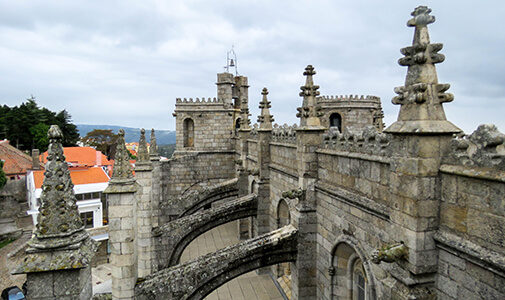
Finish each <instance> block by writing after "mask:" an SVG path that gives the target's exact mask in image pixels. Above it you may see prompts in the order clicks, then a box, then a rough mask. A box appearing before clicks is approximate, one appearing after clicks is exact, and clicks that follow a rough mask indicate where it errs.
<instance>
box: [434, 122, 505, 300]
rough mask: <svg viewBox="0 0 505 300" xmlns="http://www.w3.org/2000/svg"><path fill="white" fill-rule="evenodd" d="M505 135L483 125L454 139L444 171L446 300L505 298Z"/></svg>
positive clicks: (440, 278) (440, 283) (441, 241)
mask: <svg viewBox="0 0 505 300" xmlns="http://www.w3.org/2000/svg"><path fill="white" fill-rule="evenodd" d="M503 141H504V136H503V134H501V133H500V132H498V130H497V129H496V127H494V126H489V125H481V126H480V127H479V128H478V129H477V130H476V131H475V132H474V133H473V134H472V135H470V136H468V137H463V138H454V139H453V141H452V147H451V149H450V150H449V153H448V155H447V157H446V158H445V159H444V164H442V166H441V167H440V172H441V175H440V180H441V197H440V201H441V202H440V231H439V233H438V234H437V235H436V237H435V239H436V242H437V247H438V248H439V261H438V274H437V290H438V292H439V293H440V296H441V298H444V299H503V298H505V198H504V196H503V195H505V180H504V178H505V168H503V166H505V164H504V162H505V159H504V156H503V154H501V153H503V152H502V151H503V150H502V149H503V148H502V147H503Z"/></svg>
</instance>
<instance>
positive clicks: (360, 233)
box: [316, 149, 393, 299]
mask: <svg viewBox="0 0 505 300" xmlns="http://www.w3.org/2000/svg"><path fill="white" fill-rule="evenodd" d="M352 154H354V153H352ZM318 166H319V168H318V178H319V180H318V182H317V184H316V197H317V204H318V205H317V223H318V226H317V249H318V250H317V252H318V254H317V288H318V295H317V299H331V296H330V294H331V288H332V282H333V285H335V286H336V285H337V284H338V281H339V280H340V281H342V280H347V278H345V274H340V276H341V278H337V277H335V278H333V277H332V276H330V273H329V271H328V270H329V269H330V268H334V269H335V268H336V267H337V266H336V265H334V263H335V261H336V259H333V257H334V256H335V254H336V253H335V249H336V246H337V245H338V244H339V243H345V244H348V245H349V246H350V247H351V248H352V249H353V250H354V251H355V252H356V253H357V254H358V255H359V256H360V258H361V261H362V262H363V263H364V265H365V266H367V268H372V270H373V271H372V273H373V274H381V275H382V274H384V271H383V270H382V269H380V267H379V266H377V265H372V264H371V263H370V257H369V254H370V253H372V251H373V250H374V249H375V248H379V247H381V245H382V244H384V243H388V242H390V241H391V240H392V239H393V237H392V236H391V234H390V231H391V228H392V225H391V224H390V220H389V207H388V203H389V188H388V185H389V175H390V173H389V172H390V170H389V167H390V166H389V161H388V159H387V158H385V157H379V156H373V155H370V154H354V155H351V153H349V152H343V151H335V150H332V149H325V150H320V151H318ZM333 276H336V275H333ZM371 276H372V279H371V281H373V280H375V279H374V278H373V276H374V275H371ZM383 276H385V275H383ZM379 279H384V278H377V280H379ZM379 288H380V289H381V290H383V295H388V292H387V291H386V288H384V287H379ZM334 289H335V291H333V293H334V294H335V295H337V294H338V293H337V292H338V291H337V288H336V287H334ZM389 295H390V294H389ZM341 296H344V295H341ZM384 299H387V297H385V298H384Z"/></svg>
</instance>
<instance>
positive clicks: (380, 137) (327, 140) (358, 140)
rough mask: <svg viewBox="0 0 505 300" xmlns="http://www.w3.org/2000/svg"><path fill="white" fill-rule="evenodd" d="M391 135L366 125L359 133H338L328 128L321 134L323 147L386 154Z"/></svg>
mask: <svg viewBox="0 0 505 300" xmlns="http://www.w3.org/2000/svg"><path fill="white" fill-rule="evenodd" d="M390 142H391V135H389V134H386V133H381V132H378V131H377V129H375V127H371V126H370V127H367V128H365V129H364V130H363V131H362V132H359V133H344V134H342V133H340V132H339V131H338V130H337V129H336V128H330V129H329V130H328V132H327V133H325V134H324V135H323V148H324V149H334V150H338V151H346V152H356V153H365V154H371V155H379V156H387V155H389V154H390V153H391V147H390Z"/></svg>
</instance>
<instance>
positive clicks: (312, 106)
mask: <svg viewBox="0 0 505 300" xmlns="http://www.w3.org/2000/svg"><path fill="white" fill-rule="evenodd" d="M315 74H316V71H315V70H314V67H313V66H312V65H308V66H307V67H306V68H305V72H303V75H305V76H307V78H306V80H305V85H303V86H301V87H300V89H301V90H302V91H301V92H300V96H301V97H303V102H302V107H298V108H297V110H298V113H297V114H296V116H297V117H299V118H300V127H321V121H320V119H319V109H320V108H319V106H318V105H317V102H316V97H317V96H319V91H318V89H319V86H318V85H315V84H314V80H313V77H312V76H313V75H315Z"/></svg>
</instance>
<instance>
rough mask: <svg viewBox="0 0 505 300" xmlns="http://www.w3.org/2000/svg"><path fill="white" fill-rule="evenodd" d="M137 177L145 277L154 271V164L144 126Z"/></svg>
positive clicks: (142, 274) (141, 274)
mask: <svg viewBox="0 0 505 300" xmlns="http://www.w3.org/2000/svg"><path fill="white" fill-rule="evenodd" d="M135 177H136V179H137V183H138V184H139V189H138V191H137V199H138V201H137V228H136V229H137V251H138V252H137V258H138V260H137V261H138V275H137V276H138V278H144V277H146V276H147V275H149V274H151V272H152V256H153V243H152V234H151V231H152V228H153V226H152V204H151V199H152V197H151V191H152V178H153V165H152V163H151V160H150V156H149V153H148V152H147V143H146V138H145V130H144V128H142V129H141V131H140V140H139V149H138V152H137V161H136V163H135Z"/></svg>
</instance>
